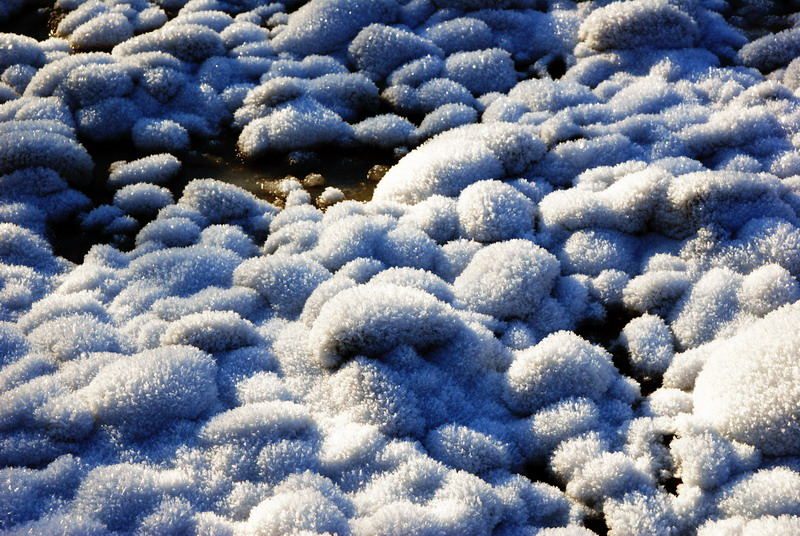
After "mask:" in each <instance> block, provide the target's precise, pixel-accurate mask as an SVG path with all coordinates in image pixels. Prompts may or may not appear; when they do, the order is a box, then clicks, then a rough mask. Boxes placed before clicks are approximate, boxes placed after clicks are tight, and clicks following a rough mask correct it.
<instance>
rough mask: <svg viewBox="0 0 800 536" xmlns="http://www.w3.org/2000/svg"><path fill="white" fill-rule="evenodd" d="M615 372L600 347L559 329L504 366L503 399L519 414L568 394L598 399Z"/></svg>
mask: <svg viewBox="0 0 800 536" xmlns="http://www.w3.org/2000/svg"><path fill="white" fill-rule="evenodd" d="M615 373H616V369H615V368H614V365H613V364H612V363H611V356H610V355H609V354H608V352H606V351H605V350H604V349H603V348H601V347H599V346H595V345H593V344H591V343H589V342H588V341H586V340H584V339H582V338H581V337H579V336H578V335H576V334H574V333H572V332H569V331H559V332H557V333H553V334H551V335H549V336H548V337H546V338H545V339H543V340H542V341H541V342H540V343H539V344H537V345H536V346H534V347H532V348H529V349H527V350H524V351H522V352H520V353H518V354H517V357H516V358H515V359H514V362H513V363H512V364H511V367H509V369H508V373H507V384H506V388H505V391H504V399H505V401H506V403H507V404H508V406H509V407H510V408H511V409H512V410H514V411H516V412H518V413H521V414H531V413H534V412H535V411H536V410H537V409H539V408H541V407H543V406H546V405H548V404H552V403H553V402H557V401H559V400H561V399H564V398H569V397H586V398H589V399H592V400H600V399H601V397H602V395H603V393H605V392H606V390H607V389H608V388H609V386H611V383H612V381H613V380H614V378H615Z"/></svg>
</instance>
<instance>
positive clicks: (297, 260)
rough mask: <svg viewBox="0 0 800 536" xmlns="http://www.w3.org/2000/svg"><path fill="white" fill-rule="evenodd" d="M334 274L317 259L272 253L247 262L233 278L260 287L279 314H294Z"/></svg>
mask: <svg viewBox="0 0 800 536" xmlns="http://www.w3.org/2000/svg"><path fill="white" fill-rule="evenodd" d="M330 276H331V274H330V272H328V270H326V269H325V268H324V267H323V266H322V265H321V264H320V263H318V262H317V261H314V260H311V259H306V258H303V257H297V256H286V255H277V256H272V255H271V256H268V257H257V258H254V259H249V260H247V261H245V262H243V263H242V264H241V265H239V267H238V268H237V269H236V271H235V272H234V274H233V282H234V284H236V285H241V286H245V287H250V288H253V289H255V290H257V291H258V292H259V293H260V294H261V295H262V296H264V297H265V298H266V299H267V300H268V301H269V303H270V304H271V305H272V307H273V308H274V309H275V311H276V312H277V313H278V314H280V315H282V316H294V315H297V314H300V311H302V310H303V305H305V303H306V299H308V297H309V296H310V295H311V293H312V292H314V289H316V288H317V287H318V286H319V284H320V283H322V282H323V281H325V280H326V279H328V278H329V277H330Z"/></svg>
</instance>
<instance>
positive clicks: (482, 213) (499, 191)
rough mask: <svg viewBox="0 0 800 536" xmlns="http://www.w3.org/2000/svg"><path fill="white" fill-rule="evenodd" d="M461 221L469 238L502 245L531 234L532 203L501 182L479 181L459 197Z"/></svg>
mask: <svg viewBox="0 0 800 536" xmlns="http://www.w3.org/2000/svg"><path fill="white" fill-rule="evenodd" d="M457 210H458V221H459V223H460V224H461V228H462V229H463V231H464V234H465V235H466V236H467V238H471V239H472V240H477V241H479V242H499V241H502V240H508V239H509V238H514V237H516V236H519V235H520V234H521V233H524V232H526V231H528V232H529V231H532V230H533V229H532V227H533V215H534V210H535V207H534V205H533V202H532V201H531V200H530V199H528V198H527V197H525V196H524V195H523V194H521V193H520V192H519V191H518V190H516V189H515V188H514V187H512V186H509V185H508V184H506V183H503V182H500V181H495V180H491V181H480V182H476V183H475V184H471V185H470V186H467V187H466V188H465V189H464V191H463V192H461V195H460V196H459V197H458V206H457Z"/></svg>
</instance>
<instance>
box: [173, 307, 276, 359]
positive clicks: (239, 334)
mask: <svg viewBox="0 0 800 536" xmlns="http://www.w3.org/2000/svg"><path fill="white" fill-rule="evenodd" d="M260 341H261V337H259V335H258V332H256V329H255V327H254V326H253V324H251V323H250V322H248V321H247V320H244V319H243V318H242V317H240V316H239V315H238V314H236V313H235V312H233V311H203V312H200V313H194V314H189V315H186V316H184V317H183V318H181V319H179V320H177V321H176V322H175V323H173V324H172V325H171V326H170V327H169V328H167V331H165V332H164V335H162V336H161V343H162V344H165V345H170V344H185V345H189V346H195V347H197V348H200V349H201V350H204V351H206V352H211V353H213V352H222V351H225V350H235V349H236V348H241V347H243V346H251V345H254V344H258V343H259V342H260Z"/></svg>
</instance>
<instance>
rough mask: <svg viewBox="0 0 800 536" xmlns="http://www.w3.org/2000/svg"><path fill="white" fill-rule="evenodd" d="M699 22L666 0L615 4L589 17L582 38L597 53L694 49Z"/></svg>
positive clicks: (579, 34) (583, 28)
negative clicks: (626, 50) (606, 51)
mask: <svg viewBox="0 0 800 536" xmlns="http://www.w3.org/2000/svg"><path fill="white" fill-rule="evenodd" d="M698 35H699V29H698V27H697V23H696V22H695V21H694V19H692V17H690V16H689V15H688V14H687V13H686V12H684V11H683V10H681V9H680V8H678V7H677V6H676V5H675V4H673V3H672V2H669V1H667V0H646V1H644V2H630V1H629V2H613V3H611V4H609V5H607V6H604V7H601V8H600V9H597V10H595V11H593V12H592V14H591V15H589V16H588V17H586V20H584V21H583V24H581V27H580V30H579V33H578V37H579V39H580V40H581V41H582V42H583V44H585V45H586V46H588V47H589V48H592V49H594V50H609V49H629V48H630V49H636V48H641V47H653V48H685V47H691V46H692V45H693V44H694V42H695V41H696V40H697V38H698Z"/></svg>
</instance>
